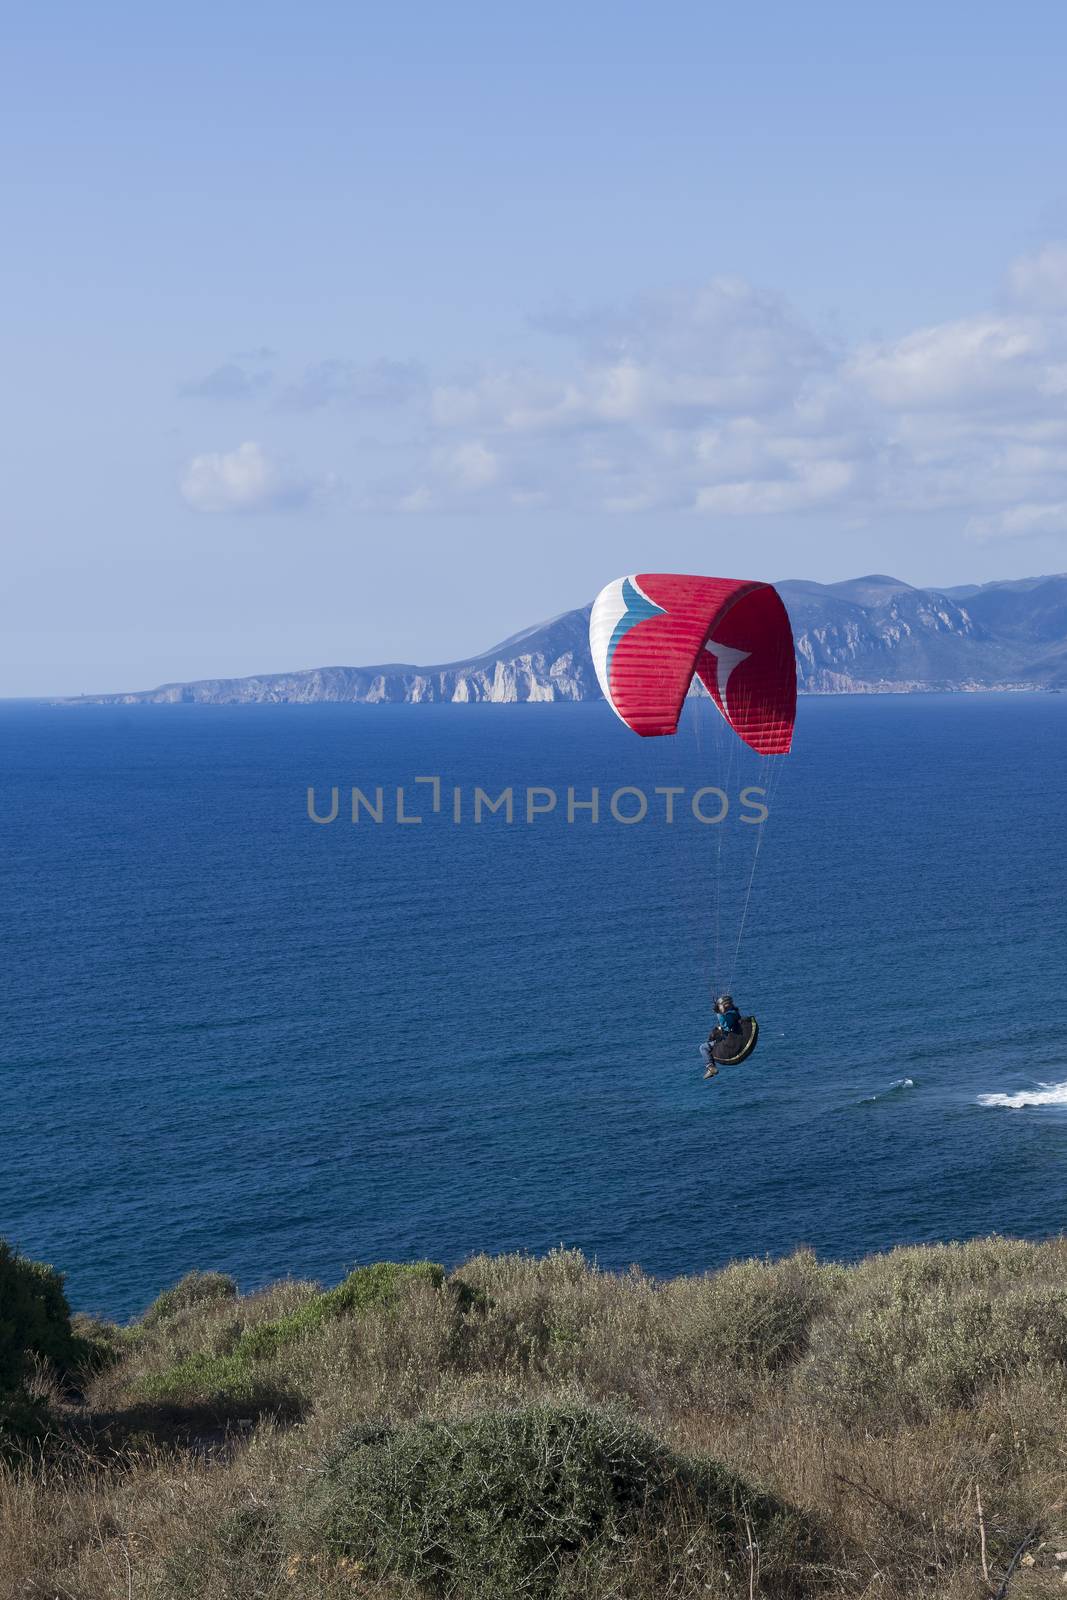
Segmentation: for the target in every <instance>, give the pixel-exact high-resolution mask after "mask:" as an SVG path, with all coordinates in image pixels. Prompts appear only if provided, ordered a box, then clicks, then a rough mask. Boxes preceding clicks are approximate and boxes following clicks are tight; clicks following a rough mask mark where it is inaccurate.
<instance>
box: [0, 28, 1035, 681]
mask: <svg viewBox="0 0 1067 1600" xmlns="http://www.w3.org/2000/svg"><path fill="white" fill-rule="evenodd" d="M5 33H6V42H5V49H4V59H5V65H4V68H3V79H4V83H3V94H2V96H0V137H2V139H3V148H4V150H5V154H6V159H5V163H4V179H3V183H4V194H3V216H4V245H3V249H2V251H0V285H2V290H3V296H4V304H5V309H6V312H7V315H6V316H5V318H4V323H5V338H4V345H3V350H4V379H5V381H4V383H3V386H2V391H0V394H2V398H0V423H2V431H0V441H2V443H0V481H2V484H3V499H2V518H3V529H4V535H3V551H4V568H5V571H4V578H3V581H2V582H0V694H9V695H10V694H35V693H36V694H48V693H67V692H78V691H81V690H84V691H87V692H88V691H93V690H108V689H120V688H136V687H145V686H150V685H152V684H155V683H157V682H160V681H164V680H167V679H175V678H189V677H195V676H211V675H221V674H225V675H230V674H237V673H243V672H252V671H257V670H260V671H261V670H280V669H285V668H293V667H300V666H310V665H317V664H325V663H332V662H349V663H357V662H358V663H362V662H371V661H389V660H413V661H421V662H428V661H433V660H442V659H447V658H449V657H450V656H457V655H464V654H467V653H469V652H471V651H474V650H476V649H480V648H484V647H485V646H487V645H488V644H490V643H491V642H492V641H493V640H494V639H495V638H497V637H501V636H503V635H505V634H507V633H509V632H511V631H513V630H514V629H516V628H519V627H522V626H524V625H526V624H528V623H530V622H532V621H534V620H536V619H537V618H539V617H542V616H546V615H549V614H551V613H553V612H556V611H559V610H562V609H564V608H566V607H567V606H570V605H573V604H577V603H580V602H581V601H583V600H585V599H587V598H588V597H589V596H590V595H591V594H592V593H593V592H594V591H595V590H596V589H597V588H599V587H600V585H601V584H602V583H603V582H605V581H606V580H607V579H608V578H610V577H612V576H614V575H615V574H616V573H618V572H620V571H625V570H635V569H636V570H640V569H641V568H642V567H644V568H660V569H668V570H669V569H675V570H695V571H710V572H723V573H728V574H731V575H738V576H752V577H763V578H771V579H773V578H776V577H788V576H805V577H815V578H820V579H826V580H832V579H836V578H841V577H846V576H850V575H854V574H857V573H861V572H866V571H878V570H880V571H890V572H893V573H895V574H897V575H899V576H901V577H905V578H908V579H910V580H911V581H912V582H917V583H934V584H937V583H945V584H949V583H953V582H964V581H973V580H977V579H987V578H992V577H997V576H1011V575H1019V574H1022V573H1031V572H1040V571H1053V570H1061V569H1063V568H1065V567H1067V243H1065V241H1067V176H1065V174H1067V161H1065V155H1067V140H1065V137H1064V135H1065V123H1067V96H1064V94H1063V92H1062V61H1063V59H1064V49H1065V46H1067V10H1065V9H1064V7H1063V6H1062V5H1058V4H1032V3H1031V4H1027V3H1025V0H1023V3H1021V4H1016V5H1015V6H1013V7H1011V8H1010V9H1009V8H1008V7H1006V6H1003V5H1002V4H998V5H996V6H992V5H980V4H978V5H975V4H967V5H962V4H955V3H945V4H941V5H939V6H937V7H931V6H929V5H928V4H927V5H915V4H907V3H906V4H897V5H894V6H893V7H888V6H885V7H863V6H857V5H855V4H851V5H836V4H825V3H819V0H813V3H812V4H810V5H806V6H797V5H776V4H764V5H750V6H747V7H740V6H737V5H729V6H727V5H717V4H708V3H703V4H690V3H681V4H660V5H657V6H652V5H649V4H643V5H628V4H619V3H613V4H601V3H600V0H591V3H586V4H584V5H582V6H574V5H573V4H570V5H562V4H557V3H554V0H549V3H542V4H539V5H538V6H536V7H531V6H522V7H519V6H512V5H507V4H500V3H499V0H498V3H496V4H493V5H483V4H462V3H460V4H456V5H454V6H449V7H446V6H442V5H431V4H404V3H402V0H401V3H394V4H391V5H389V6H375V7H371V6H366V5H360V4H344V5H341V4H328V3H315V0H309V3H307V4H305V5H303V6H301V7H296V6H293V5H292V4H286V5H284V6H282V5H276V4H259V5H256V6H254V7H253V6H251V5H247V4H243V5H235V4H229V5H225V4H223V5H212V6H207V5H204V4H200V3H197V0H193V3H191V4H187V5H185V6H184V7H183V8H181V9H178V8H160V7H145V6H143V5H138V6H132V5H115V4H108V3H107V0H100V3H98V4H96V5H94V6H92V7H86V6H84V5H70V4H64V5H56V4H50V3H49V0H40V3H38V4H37V5H35V6H33V7H24V8H21V12H20V14H15V13H14V12H13V11H12V12H11V13H9V15H8V17H7V20H6V22H5Z"/></svg>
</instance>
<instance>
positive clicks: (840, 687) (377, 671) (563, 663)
mask: <svg viewBox="0 0 1067 1600" xmlns="http://www.w3.org/2000/svg"><path fill="white" fill-rule="evenodd" d="M777 588H778V592H779V593H780V594H781V596H782V599H783V600H784V601H785V604H786V606H787V608H788V610H789V615H790V618H791V620H792V624H793V637H794V640H795V642H796V651H797V668H798V673H799V681H800V687H801V690H802V691H803V692H807V693H809V694H871V693H887V692H892V693H908V692H913V693H917V692H922V691H933V690H976V689H1061V688H1067V573H1060V574H1057V575H1055V576H1052V577H1044V578H1020V579H1016V580H1012V581H1005V582H999V583H985V584H963V585H961V586H959V587H956V588H951V589H916V588H914V587H913V586H912V585H911V584H910V583H902V582H901V581H900V579H899V578H887V577H885V576H883V575H881V574H874V575H872V576H869V577H866V578H851V579H849V580H848V581H847V582H844V583H828V584H827V583H810V582H807V581H806V580H804V579H788V580H787V581H786V582H784V583H779V584H778V585H777ZM589 609H590V608H589V606H582V607H580V608H579V609H577V610H575V611H565V612H564V613H563V614H562V615H561V616H558V617H553V618H552V619H551V620H550V621H548V622H542V623H539V624H538V625H537V626H536V627H533V628H527V629H525V630H524V631H523V632H522V633H516V634H512V636H511V637H510V638H509V639H504V640H503V641H502V642H501V643H500V644H498V645H495V646H494V647H493V649H491V650H486V651H484V652H483V653H482V654H481V655H477V656H470V657H468V658H467V659H466V660H463V661H450V662H447V663H445V664H444V665H442V666H431V667H418V666H410V665H408V664H406V663H400V662H390V663H387V664H384V665H377V666H368V667H312V668H310V669H308V670H306V671H301V672H272V673H266V674H263V675H262V676H257V677H252V678H204V679H201V680H200V681H198V682H196V683H166V684H163V685H162V686H161V687H160V688H158V689H144V690H140V691H134V692H131V693H126V694H99V695H82V696H80V697H79V699H78V701H73V702H67V703H68V704H92V705H142V704H147V705H165V704H171V703H175V704H193V705H251V704H258V703H270V702H284V701H288V702H293V703H311V702H315V701H326V700H337V701H362V702H366V703H378V702H388V703H400V702H417V701H435V700H436V701H440V700H451V701H474V700H490V701H517V700H598V699H600V697H601V696H600V686H599V684H598V683H597V679H596V673H595V672H594V670H593V663H592V660H591V658H590V655H589V641H588V634H587V629H588V623H589Z"/></svg>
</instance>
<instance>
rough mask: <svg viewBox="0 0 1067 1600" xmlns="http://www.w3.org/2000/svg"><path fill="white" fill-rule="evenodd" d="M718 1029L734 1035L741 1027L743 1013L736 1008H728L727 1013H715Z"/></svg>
mask: <svg viewBox="0 0 1067 1600" xmlns="http://www.w3.org/2000/svg"><path fill="white" fill-rule="evenodd" d="M714 1026H715V1027H716V1028H721V1029H722V1031H723V1033H733V1031H734V1029H735V1028H739V1027H740V1026H741V1013H740V1011H738V1009H737V1007H736V1006H727V1008H726V1010H725V1011H717V1012H716V1013H715V1023H714Z"/></svg>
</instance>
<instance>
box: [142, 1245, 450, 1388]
mask: <svg viewBox="0 0 1067 1600" xmlns="http://www.w3.org/2000/svg"><path fill="white" fill-rule="evenodd" d="M183 1282H185V1280H184V1279H183ZM444 1282H445V1274H444V1268H443V1267H440V1266H438V1265H437V1264H436V1263H435V1262H432V1261H414V1262H408V1263H401V1262H395V1261H379V1262H376V1263H375V1264H374V1265H373V1266H370V1267H357V1268H356V1269H355V1271H354V1272H350V1273H349V1275H348V1277H347V1278H345V1279H344V1281H343V1282H342V1283H339V1284H338V1285H337V1287H336V1289H328V1290H326V1291H325V1292H324V1293H323V1294H317V1295H313V1296H312V1297H311V1298H310V1299H309V1300H306V1301H304V1303H303V1304H302V1305H300V1306H298V1307H297V1308H296V1310H295V1311H291V1312H288V1313H287V1314H286V1315H285V1316H283V1317H273V1318H271V1319H270V1320H269V1321H266V1322H260V1323H257V1324H255V1325H254V1326H253V1327H251V1328H246V1329H245V1330H244V1331H243V1332H239V1333H236V1334H235V1335H231V1331H230V1330H226V1331H227V1340H226V1345H225V1347H224V1348H223V1349H222V1350H219V1349H218V1348H217V1347H216V1350H215V1351H214V1352H211V1351H202V1350H201V1351H195V1352H193V1353H192V1354H190V1355H188V1356H187V1357H185V1358H184V1359H183V1360H181V1361H177V1362H175V1363H174V1364H173V1365H171V1366H169V1367H167V1368H166V1369H165V1370H164V1371H162V1372H155V1373H150V1374H148V1375H147V1376H145V1377H143V1378H141V1379H140V1381H139V1382H138V1384H137V1385H136V1393H137V1396H138V1398H139V1399H141V1400H147V1401H169V1402H172V1403H181V1404H194V1403H195V1404H201V1403H206V1404H221V1403H224V1402H225V1403H228V1402H245V1403H247V1404H249V1405H253V1404H254V1403H256V1402H257V1401H262V1400H263V1398H264V1395H265V1394H266V1395H268V1396H269V1395H271V1394H275V1395H278V1396H279V1398H280V1399H284V1400H287V1401H289V1402H292V1401H293V1400H294V1397H293V1396H292V1395H291V1393H290V1391H289V1389H288V1388H287V1387H286V1386H285V1385H282V1386H281V1388H279V1387H278V1385H277V1384H276V1383H273V1382H271V1381H270V1380H269V1379H265V1378H264V1377H263V1376H262V1375H261V1374H260V1373H259V1372H257V1370H256V1367H257V1363H259V1362H263V1361H269V1360H270V1359H271V1357H273V1356H275V1355H277V1354H278V1353H279V1351H281V1350H283V1349H284V1348H285V1347H286V1346H287V1345H291V1344H293V1343H295V1342H296V1341H297V1340H298V1339H302V1338H306V1337H308V1336H309V1335H313V1334H315V1333H317V1332H319V1330H320V1329H322V1328H323V1327H325V1326H326V1324H327V1323H328V1322H331V1321H335V1320H336V1319H338V1318H340V1317H343V1316H347V1315H351V1314H353V1313H356V1314H359V1313H366V1312H368V1311H371V1310H374V1309H378V1308H383V1307H384V1308H390V1307H393V1306H396V1305H397V1304H399V1302H400V1300H401V1299H402V1297H403V1295H404V1293H405V1291H406V1290H407V1289H408V1288H409V1287H410V1286H411V1285H412V1284H416V1283H429V1284H431V1285H432V1286H433V1287H434V1288H436V1289H440V1288H442V1287H443V1285H444ZM178 1288H179V1289H180V1288H181V1284H179V1285H178ZM171 1292H173V1291H171ZM161 1298H162V1297H161ZM157 1304H158V1302H157ZM238 1326H239V1325H238Z"/></svg>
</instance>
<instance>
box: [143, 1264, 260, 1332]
mask: <svg viewBox="0 0 1067 1600" xmlns="http://www.w3.org/2000/svg"><path fill="white" fill-rule="evenodd" d="M236 1298H237V1285H236V1283H235V1282H234V1281H233V1279H232V1278H231V1277H230V1276H229V1275H228V1274H227V1273H225V1272H187V1273H186V1274H185V1277H184V1278H181V1279H179V1281H178V1282H177V1283H176V1284H175V1285H174V1287H173V1288H172V1289H164V1290H163V1293H162V1294H160V1295H157V1296H156V1298H155V1299H154V1300H153V1301H152V1304H151V1305H150V1306H149V1307H148V1310H147V1311H146V1312H145V1313H144V1315H143V1317H142V1318H141V1326H142V1327H143V1328H155V1327H158V1325H159V1324H160V1323H161V1322H166V1321H168V1320H169V1318H171V1317H176V1316H178V1315H179V1313H181V1312H182V1311H188V1310H190V1308H191V1307H193V1306H203V1305H210V1304H211V1303H212V1302H215V1301H222V1300H236Z"/></svg>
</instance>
